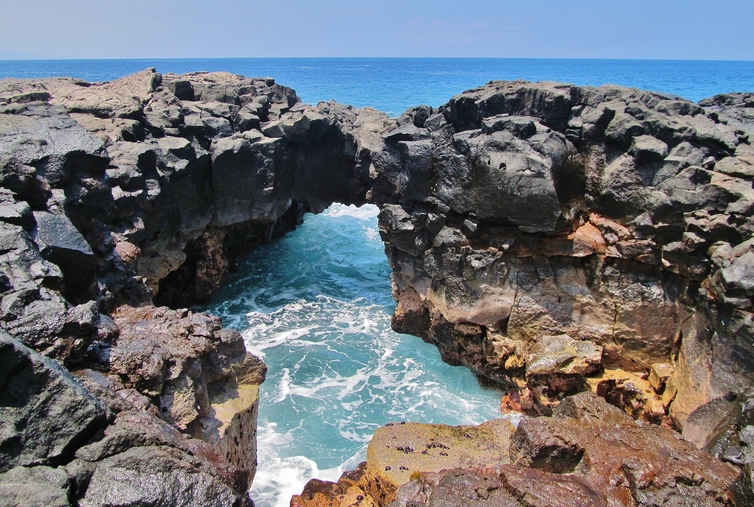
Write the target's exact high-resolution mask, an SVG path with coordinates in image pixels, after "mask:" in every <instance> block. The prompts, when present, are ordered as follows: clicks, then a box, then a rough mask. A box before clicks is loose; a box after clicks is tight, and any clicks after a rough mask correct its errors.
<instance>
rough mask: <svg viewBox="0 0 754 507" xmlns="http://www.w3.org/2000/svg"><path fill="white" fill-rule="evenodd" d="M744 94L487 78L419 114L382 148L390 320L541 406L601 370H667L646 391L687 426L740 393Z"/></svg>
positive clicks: (747, 220)
mask: <svg viewBox="0 0 754 507" xmlns="http://www.w3.org/2000/svg"><path fill="white" fill-rule="evenodd" d="M749 102H750V97H749V95H745V94H743V95H740V96H739V95H735V96H721V97H716V98H714V99H710V100H709V101H706V102H704V105H706V106H708V107H709V108H710V109H705V108H704V107H701V106H699V105H696V104H693V103H691V102H687V101H684V100H682V99H679V98H676V97H670V96H664V95H661V94H657V93H648V92H642V91H639V90H633V89H627V88H621V87H616V86H603V87H600V88H585V87H576V86H570V85H560V84H555V83H536V84H531V83H524V82H492V83H489V84H488V85H486V86H485V87H482V88H478V89H475V90H470V91H468V92H465V93H464V94H462V95H459V96H457V97H454V98H453V99H451V101H450V102H449V103H448V104H446V105H444V106H442V107H441V108H439V109H438V110H433V111H431V113H430V114H429V116H427V117H426V118H422V119H421V121H417V119H416V116H415V113H407V114H406V115H404V116H403V117H402V118H400V119H399V120H398V124H399V126H398V128H397V129H395V130H393V131H391V132H388V133H387V134H386V135H385V136H384V139H385V148H384V149H383V151H382V152H381V153H380V154H379V156H376V157H374V158H375V165H376V167H377V170H378V172H379V173H380V174H381V175H382V176H383V177H384V178H383V179H380V180H379V181H378V185H377V186H376V187H375V191H374V195H375V199H376V200H377V201H378V202H381V203H385V204H384V205H383V206H382V211H381V213H380V230H381V234H382V237H383V239H384V240H385V242H386V244H387V248H386V251H387V254H388V257H389V259H390V263H391V266H392V268H393V288H394V295H395V298H396V299H397V301H398V308H397V310H396V313H395V316H394V319H393V327H394V328H395V329H396V330H398V331H402V332H408V333H413V334H416V335H419V336H422V337H423V338H425V339H426V340H429V341H431V342H433V343H435V344H437V346H438V347H439V348H440V350H441V352H442V354H443V357H444V358H445V359H446V360H447V361H450V362H453V363H457V364H464V365H466V366H468V367H469V368H471V369H472V370H473V371H475V372H477V373H478V374H481V375H483V376H485V377H487V378H489V379H492V380H494V381H496V382H498V383H500V384H502V385H505V386H509V387H510V388H512V389H514V390H515V391H517V396H520V398H521V404H522V405H523V406H524V408H529V409H531V410H537V411H540V412H542V413H548V412H549V410H551V407H552V406H554V405H555V404H557V400H558V399H559V398H560V397H562V396H563V395H565V394H569V393H573V392H578V391H579V390H583V389H586V388H587V387H588V383H587V382H585V381H584V380H583V377H585V376H590V375H598V374H600V371H601V370H603V369H609V370H615V371H624V372H626V373H629V374H639V375H643V376H645V378H646V376H647V375H648V374H649V370H650V368H651V367H652V365H655V364H668V363H670V364H671V365H672V373H671V374H669V376H668V377H669V378H666V379H664V380H663V382H662V383H658V384H657V391H656V393H655V394H654V395H653V396H650V397H649V398H651V400H648V402H651V403H653V404H654V405H655V406H656V405H657V404H659V403H662V404H663V405H664V409H663V410H664V411H665V412H666V413H667V414H668V415H669V417H670V418H671V419H672V422H673V423H674V424H676V425H677V426H678V427H683V424H684V423H685V421H686V419H687V418H688V416H689V414H690V413H691V412H693V411H694V410H695V409H696V408H697V407H699V406H701V405H704V404H705V403H707V402H709V401H711V400H714V399H716V398H719V397H722V396H724V395H726V394H727V393H729V392H734V393H742V392H744V391H745V390H746V389H747V387H748V386H749V385H750V384H751V382H752V373H753V372H754V369H753V368H752V365H753V364H754V363H752V358H754V341H752V331H754V329H753V328H752V326H751V322H752V320H751V318H752V296H754V292H752V290H751V288H752V287H754V286H752V285H751V280H752V277H751V274H750V273H749V270H750V267H751V266H752V265H754V264H752V263H751V262H749V257H750V256H751V255H752V254H751V245H750V243H751V234H752V231H753V230H754V225H752V213H753V211H754V207H753V205H754V190H752V173H751V172H750V171H749V170H748V169H746V168H747V167H752V164H753V163H754V158H753V157H754V148H752V146H754V145H752V144H751V139H750V134H751V128H750V126H751V122H750V116H751V115H750V107H749V106H750V104H749ZM569 340H570V341H569ZM542 352H544V354H543V353H542ZM624 385H625V384H624ZM619 387H620V386H619ZM603 389H608V390H614V388H613V387H610V386H607V385H605V386H603ZM613 398H614V399H615V400H619V399H622V398H625V399H629V398H632V396H631V395H630V393H628V392H627V391H625V389H624V390H623V392H622V393H618V394H615V396H614V397H613ZM645 398H647V397H645ZM637 399H638V398H637V397H633V400H634V402H636V400H637ZM627 411H630V412H632V413H634V414H638V415H641V414H640V413H639V412H642V411H641V410H640V409H639V408H638V407H635V406H634V407H627ZM646 412H647V413H650V414H654V415H651V416H650V417H648V418H649V419H653V420H656V419H658V418H660V419H662V416H661V415H659V414H657V413H656V407H655V408H651V409H648V410H647V411H646ZM642 413H643V412H642Z"/></svg>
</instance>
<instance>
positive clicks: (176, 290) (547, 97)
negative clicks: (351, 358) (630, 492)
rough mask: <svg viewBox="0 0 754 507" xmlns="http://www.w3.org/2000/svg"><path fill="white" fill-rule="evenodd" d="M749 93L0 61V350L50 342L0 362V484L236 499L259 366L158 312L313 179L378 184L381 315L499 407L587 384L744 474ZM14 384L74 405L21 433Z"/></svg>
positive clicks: (370, 193) (296, 206) (130, 495)
mask: <svg viewBox="0 0 754 507" xmlns="http://www.w3.org/2000/svg"><path fill="white" fill-rule="evenodd" d="M752 109H753V107H752V102H751V95H750V94H731V95H726V96H719V97H714V98H712V99H708V100H707V101H703V102H702V103H701V104H700V105H697V104H693V103H691V102H688V101H685V100H683V99H679V98H677V97H669V96H665V95H661V94H657V93H649V92H642V91H639V90H633V89H626V88H621V87H615V86H604V87H600V88H585V87H576V86H571V85H561V84H554V83H536V84H532V83H524V82H493V83H490V84H488V85H486V86H485V87H483V88H479V89H475V90H470V91H468V92H465V93H464V94H462V95H459V96H457V97H454V98H453V99H451V101H450V102H449V103H448V104H446V105H445V106H442V107H440V108H439V109H434V108H431V107H426V106H420V107H416V108H412V109H409V110H408V111H407V112H406V113H405V114H404V115H403V116H401V117H400V118H398V119H390V118H388V117H387V116H386V115H384V114H382V113H379V112H377V111H374V110H372V109H368V108H366V109H354V108H352V107H350V106H343V105H340V104H337V103H333V102H328V103H320V104H318V105H316V106H308V105H304V104H302V103H301V102H300V101H299V99H298V97H297V96H296V94H295V92H294V91H293V90H291V89H289V88H286V87H283V86H280V85H278V84H276V83H275V82H274V80H272V79H269V78H265V79H250V78H244V77H241V76H236V75H232V74H228V73H212V74H209V73H193V74H187V75H183V76H176V75H172V74H166V75H161V74H159V73H157V72H156V71H155V70H154V69H148V70H145V71H143V72H139V73H137V74H134V75H132V76H127V77H125V78H123V79H119V80H117V81H113V82H109V83H96V84H92V83H86V82H82V81H79V80H75V79H69V78H54V79H43V80H14V79H5V80H0V295H1V297H2V300H1V301H0V326H2V328H3V329H4V330H5V331H6V332H7V333H8V340H11V341H9V342H8V343H10V345H3V347H6V348H7V350H12V351H14V352H13V354H15V355H14V356H13V357H18V358H21V357H26V358H32V359H12V360H11V359H7V360H8V361H16V363H17V364H28V361H31V363H32V364H40V365H41V364H45V365H47V366H45V368H44V369H35V368H32V370H28V368H27V369H26V370H23V371H24V372H26V373H24V375H27V376H28V377H29V379H30V381H29V386H37V387H35V388H34V389H36V391H35V390H34V389H31V387H29V389H30V390H27V391H23V392H22V391H18V390H8V389H10V388H9V387H7V386H13V385H15V384H13V379H14V378H16V377H15V376H16V373H18V372H21V371H22V370H12V371H13V372H14V373H12V374H10V375H9V376H8V379H10V380H8V382H10V383H6V384H3V385H2V389H3V390H5V391H7V392H8V393H10V394H9V395H8V399H9V400H11V401H9V402H8V404H4V405H3V406H2V410H3V412H2V414H1V417H0V423H2V425H3V426H2V429H1V430H0V434H1V435H2V436H3V445H2V446H0V453H2V463H4V464H3V468H2V472H3V474H4V475H3V481H4V483H8V484H13V485H20V484H22V483H28V484H31V485H34V486H30V487H29V488H22V487H21V486H18V487H17V488H16V486H14V487H13V488H12V490H13V491H18V495H21V496H18V500H17V501H16V503H23V502H32V500H31V498H32V496H29V495H31V493H29V491H34V490H35V489H34V488H37V489H38V490H39V491H40V492H41V493H40V495H41V496H39V499H40V500H39V502H40V503H45V502H46V503H50V504H55V502H57V501H58V500H59V499H61V498H63V497H65V498H66V501H68V502H72V503H76V502H78V503H79V504H81V505H98V504H102V503H106V504H109V505H133V504H138V503H140V502H141V503H143V504H163V505H203V504H205V503H209V504H211V505H229V504H237V505H241V504H243V503H245V502H247V501H248V498H247V497H246V494H245V493H246V490H247V489H248V486H249V484H250V481H251V479H252V477H253V474H254V467H255V430H256V422H255V421H256V409H257V387H258V384H259V382H261V380H263V378H264V366H263V365H262V364H261V363H260V362H259V361H258V360H256V359H255V358H253V357H252V356H250V355H248V354H247V353H246V352H245V349H244V347H243V342H242V339H241V337H240V336H239V335H238V334H237V333H233V332H230V331H225V330H222V329H221V326H220V323H219V321H218V320H217V319H213V318H212V317H209V316H203V315H200V314H194V313H192V312H188V311H186V310H180V309H179V308H181V307H185V306H189V305H192V304H195V303H198V302H202V301H206V300H207V299H208V298H209V296H210V295H211V293H212V292H213V291H214V290H215V289H216V288H217V287H219V286H220V285H221V284H222V283H223V281H224V280H225V278H226V276H227V274H228V272H229V271H230V269H232V267H233V264H234V262H235V259H236V258H237V257H238V256H239V255H241V254H243V253H245V252H248V251H250V250H251V249H252V248H253V247H254V246H255V245H258V244H260V243H264V242H266V241H269V240H271V239H273V238H275V237H277V236H279V235H281V234H284V233H285V232H286V231H289V230H291V229H292V228H294V227H295V226H296V224H297V223H299V221H300V220H301V217H302V215H303V213H304V212H306V211H313V212H318V211H321V210H323V209H324V208H325V207H326V206H328V205H329V204H331V203H333V202H342V203H345V204H357V205H360V204H363V203H366V202H373V203H375V204H377V205H378V206H380V208H381V213H380V231H381V234H382V237H383V239H384V240H385V243H386V253H387V256H388V259H389V262H390V264H391V267H392V269H393V288H394V295H395V297H396V300H397V301H398V307H397V309H396V313H395V316H394V319H393V326H394V328H395V329H396V330H398V331H402V332H408V333H412V334H415V335H417V336H421V337H422V338H424V339H426V340H429V341H431V342H433V343H435V344H437V346H438V347H439V349H440V351H441V352H442V354H443V357H444V358H445V359H446V360H447V361H449V362H453V363H459V364H465V365H467V366H468V367H470V368H471V369H472V370H473V371H474V372H475V373H477V374H479V375H480V376H483V377H486V378H487V379H488V380H490V381H492V382H494V383H497V384H498V385H501V386H503V387H505V388H506V389H508V395H507V396H506V398H505V399H504V400H503V401H504V403H503V405H504V406H507V407H509V408H513V409H517V410H523V411H528V412H529V413H541V414H549V413H551V412H552V411H553V410H558V409H557V408H556V407H557V405H558V403H559V402H560V400H561V399H562V398H563V397H564V396H566V395H568V394H572V393H574V392H578V391H583V390H587V389H591V390H593V391H595V392H597V393H599V394H600V395H601V396H603V397H604V398H606V399H607V400H609V401H610V402H611V403H614V404H616V405H618V406H620V407H621V408H622V409H624V411H626V412H629V413H630V414H631V415H632V416H634V417H639V418H643V419H645V420H649V421H654V422H660V423H662V424H664V425H666V426H675V427H676V428H677V429H681V430H683V432H684V434H686V435H687V436H688V437H689V438H690V439H691V440H692V441H693V442H694V443H695V444H696V445H697V446H699V447H702V448H706V449H708V450H710V451H711V452H713V453H715V454H716V455H717V456H719V457H722V458H723V459H726V460H728V461H729V462H731V463H734V464H736V465H737V466H740V467H744V468H746V467H748V468H747V470H748V474H749V475H748V476H749V479H750V478H751V471H750V469H751V462H752V458H751V456H750V455H749V453H747V452H746V451H745V449H743V448H744V447H746V445H748V442H749V440H750V437H751V436H750V435H749V433H750V431H749V430H748V429H747V428H749V426H750V424H751V421H750V420H749V419H750V415H751V414H750V412H751V410H750V409H751V406H750V405H751V399H752V397H751V395H750V391H749V390H748V388H749V386H750V385H751V381H752V376H753V372H754V360H753V359H752V357H754V356H753V355H752V318H751V317H752V295H753V293H752V291H754V282H752V280H754V274H753V273H752V272H751V269H752V268H751V266H752V265H754V264H752V259H753V258H754V257H752V256H753V255H754V254H752V241H753V240H752V239H751V231H752V218H751V217H752V198H753V197H754V190H753V189H752V177H753V176H754V172H752V167H754V149H753V148H752V144H751V140H750V136H751V134H752V125H753V122H752V118H754V114H752ZM153 305H154V306H153ZM168 307H169V308H168ZM171 308H172V309H171ZM3 343H5V342H3ZM9 357H10V356H9ZM4 360H5V359H4ZM54 361H57V363H54ZM14 364H15V363H14ZM55 364H58V365H62V366H61V367H60V369H57V368H56V367H53V366H54V365H55ZM25 368H26V367H25ZM66 369H67V370H68V371H70V372H73V373H74V377H70V375H68V373H67V372H66ZM53 371H54V372H56V373H55V374H54V375H52V374H51V373H49V372H53ZM19 374H20V373H19ZM39 386H42V387H39ZM47 386H49V389H50V390H55V392H58V391H61V390H62V391H65V393H66V394H65V395H64V396H60V397H56V398H52V399H50V398H45V396H43V395H40V393H44V392H45V391H46V390H47V389H48V387H47ZM13 389H16V388H13ZM62 391H61V392H62ZM35 393H36V394H35ZM30 403H31V405H29V404H30ZM34 403H37V404H38V406H40V407H41V406H43V405H45V404H50V403H51V404H52V406H51V407H50V408H49V409H50V410H52V413H64V412H66V411H67V410H72V411H73V412H72V413H77V414H79V415H80V416H81V417H82V418H83V419H82V420H83V421H88V422H86V423H85V424H83V426H82V427H79V429H80V430H81V433H76V432H75V431H72V432H67V433H66V432H62V433H60V437H61V438H64V439H65V438H67V439H68V440H65V441H61V442H57V441H55V442H53V441H50V440H49V438H48V437H46V436H44V435H43V434H44V433H45V432H46V431H48V430H46V429H44V426H42V428H43V429H42V430H41V433H42V435H40V434H39V432H37V431H34V432H31V431H29V432H27V433H24V432H23V431H20V429H22V428H23V427H24V424H26V418H25V417H26V416H24V415H23V410H21V411H20V412H19V410H18V408H19V407H27V406H34V405H33V404H34ZM70 404H73V406H69V405H70ZM9 407H10V408H9ZM87 407H88V408H87ZM27 409H28V408H27ZM45 410H47V408H45ZM32 412H33V410H32ZM725 414H735V417H733V416H731V417H727V418H726V416H725ZM22 420H23V421H22ZM42 422H44V421H42ZM40 424H41V423H40ZM652 445H654V444H652ZM736 449H738V450H739V451H740V452H737V451H736ZM443 452H444V451H443ZM149 463H153V464H154V465H153V466H151V467H150V466H149V465H148V464H149ZM715 463H717V462H715ZM404 466H405V465H404ZM453 466H455V465H453ZM710 466H712V465H710ZM60 471H65V473H66V477H67V479H65V480H64V478H63V476H62V475H61V474H60V473H59V472H60ZM399 471H400V469H399ZM510 473H511V474H512V473H513V472H510ZM527 473H528V472H527ZM532 473H535V474H537V473H539V472H532ZM552 473H559V471H557V470H556V471H555V472H553V471H549V470H545V471H543V472H542V474H552ZM540 475H541V474H540ZM500 477H502V476H500ZM506 477H507V475H506ZM510 477H513V475H510ZM543 477H544V475H543ZM548 477H549V476H548ZM469 480H471V479H469ZM473 480H477V479H473ZM479 480H486V479H479ZM496 480H501V479H496ZM506 480H509V481H513V482H515V481H514V479H512V478H511V479H506ZM543 480H545V479H543ZM574 480H575V479H574ZM568 481H571V479H568ZM556 482H557V481H556ZM577 482H578V481H577ZM724 482H725V481H722V482H720V481H718V482H714V481H712V482H709V484H714V486H713V488H718V486H719V487H723V483H724ZM136 484H143V485H147V484H150V485H152V486H149V487H146V486H145V487H139V486H134V485H136ZM642 484H643V483H642ZM684 484H685V483H684ZM40 485H44V487H41V486H40ZM190 485H195V489H193V490H192V489H191V488H192V487H193V486H190ZM38 486H39V487H38ZM315 489H316V488H315ZM341 489H342V488H341ZM347 489H348V488H346V490H347ZM640 489H641V488H640ZM344 491H345V490H344ZM705 491H706V490H705ZM716 491H717V494H719V495H722V496H720V498H728V497H725V496H724V495H725V494H724V493H723V492H722V490H716ZM351 493H354V491H353V490H351ZM663 494H664V493H663ZM705 494H706V493H705ZM24 495H26V496H24ZM61 495H62V496H61ZM358 496H359V494H356V498H357V499H358ZM35 498H36V497H35ZM731 498H732V497H731ZM34 501H37V500H34ZM725 501H728V500H725ZM29 504H31V503H29Z"/></svg>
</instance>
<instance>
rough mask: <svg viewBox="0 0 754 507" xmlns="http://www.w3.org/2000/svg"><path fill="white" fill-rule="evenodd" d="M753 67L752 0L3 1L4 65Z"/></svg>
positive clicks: (0, 54) (0, 37) (0, 36)
mask: <svg viewBox="0 0 754 507" xmlns="http://www.w3.org/2000/svg"><path fill="white" fill-rule="evenodd" d="M279 56H389V57H394V56H460V57H509V58H519V57H520V58H651V59H711V60H718V59H723V60H754V0H715V1H714V2H713V1H709V0H708V1H701V0H653V1H649V0H632V1H628V0H528V1H527V0H516V1H512V0H466V1H464V2H460V1H449V0H434V1H430V0H379V1H377V0H374V1H372V0H319V1H304V0H277V1H266V0H260V1H255V0H211V1H210V0H68V1H63V0H21V1H19V0H0V59H23V58H190V57H197V58H211V57H279Z"/></svg>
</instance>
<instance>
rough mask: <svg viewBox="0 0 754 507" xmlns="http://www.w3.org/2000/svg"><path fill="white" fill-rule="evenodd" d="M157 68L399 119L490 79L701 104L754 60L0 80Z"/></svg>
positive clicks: (371, 65)
mask: <svg viewBox="0 0 754 507" xmlns="http://www.w3.org/2000/svg"><path fill="white" fill-rule="evenodd" d="M148 67H155V68H156V69H157V70H158V71H159V72H163V73H167V72H174V73H178V74H181V73H185V72H192V71H199V70H206V71H220V70H223V71H228V72H233V73H235V74H241V75H244V76H248V77H274V78H275V79H276V81H277V82H278V83H280V84H283V85H286V86H290V87H292V88H294V89H295V90H296V91H297V92H298V94H299V96H300V97H301V98H302V100H303V101H304V102H308V103H316V102H319V101H320V100H331V99H334V100H337V101H338V102H342V103H345V104H352V105H354V106H356V107H364V106H371V107H374V108H375V109H379V110H381V111H385V112H386V113H388V114H390V115H392V116H397V115H399V114H400V113H402V112H403V111H405V110H406V109H407V108H408V107H411V106H417V105H420V104H426V105H429V106H439V105H441V104H444V103H445V102H447V101H448V99H449V98H450V97H452V96H453V95H456V94H458V93H461V92H462V91H464V90H468V89H470V88H474V87H476V86H481V85H483V84H485V83H487V82H488V81H492V80H499V79H506V80H513V79H525V80H528V81H560V82H565V83H572V84H578V85H588V86H599V85H601V84H606V83H613V84H620V85H624V86H631V87H635V88H642V89H647V90H653V91H660V92H665V93H670V94H674V95H679V96H681V97H684V98H687V99H689V100H693V101H694V102H697V101H699V100H701V99H703V98H706V97H711V96H713V95H716V94H719V93H727V92H732V91H754V62H750V61H749V62H740V61H685V60H576V59H574V60H565V59H516V58H232V59H171V60H159V59H158V60H146V59H144V60H24V61H0V78H1V77H18V78H26V77H48V76H72V77H76V78H80V79H84V80H87V81H110V80H113V79H117V78H119V77H122V76H125V75H128V74H132V73H134V72H137V71H139V70H142V69H145V68H148Z"/></svg>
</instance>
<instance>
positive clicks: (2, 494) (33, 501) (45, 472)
mask: <svg viewBox="0 0 754 507" xmlns="http://www.w3.org/2000/svg"><path fill="white" fill-rule="evenodd" d="M69 493H70V480H69V478H68V474H67V473H66V472H65V471H64V470H62V469H59V468H50V467H45V466H36V467H28V468H27V467H16V468H12V469H10V470H8V471H7V472H5V473H0V506H2V507H68V506H69V505H71V504H70V502H69V500H68V495H69Z"/></svg>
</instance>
